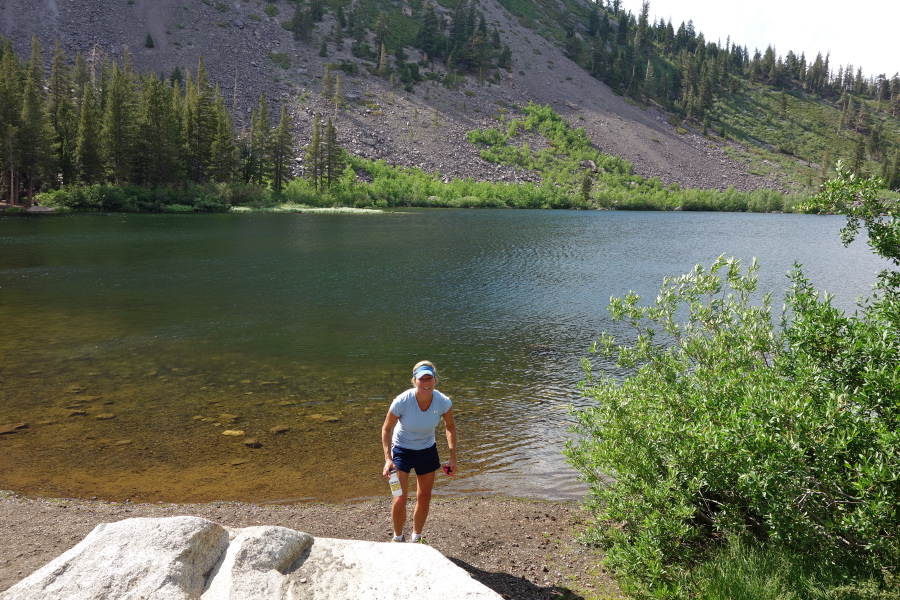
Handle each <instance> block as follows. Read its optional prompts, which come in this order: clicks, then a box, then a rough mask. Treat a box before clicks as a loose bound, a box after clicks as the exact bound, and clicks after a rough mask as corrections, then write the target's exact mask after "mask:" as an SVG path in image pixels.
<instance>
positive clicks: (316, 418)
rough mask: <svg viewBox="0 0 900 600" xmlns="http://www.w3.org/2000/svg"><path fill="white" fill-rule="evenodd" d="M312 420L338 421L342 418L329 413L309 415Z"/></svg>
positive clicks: (319, 421) (320, 421) (318, 421)
mask: <svg viewBox="0 0 900 600" xmlns="http://www.w3.org/2000/svg"><path fill="white" fill-rule="evenodd" d="M309 418H310V420H311V421H315V422H316V423H337V422H338V421H340V420H341V418H340V417H333V416H327V415H309Z"/></svg>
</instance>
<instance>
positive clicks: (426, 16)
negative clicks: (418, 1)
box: [416, 1, 442, 57]
mask: <svg viewBox="0 0 900 600" xmlns="http://www.w3.org/2000/svg"><path fill="white" fill-rule="evenodd" d="M441 37H442V36H441V32H440V22H439V21H438V16H437V12H435V9H434V3H433V2H431V1H429V2H427V3H426V4H425V8H424V9H423V13H422V28H421V29H419V37H418V39H417V40H416V45H417V46H418V47H419V48H421V50H422V52H424V53H426V54H428V55H429V56H432V57H436V56H438V55H439V54H438V53H439V51H440V48H441V40H440V38H441Z"/></svg>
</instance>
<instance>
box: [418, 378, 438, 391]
mask: <svg viewBox="0 0 900 600" xmlns="http://www.w3.org/2000/svg"><path fill="white" fill-rule="evenodd" d="M433 389H434V377H432V376H431V375H422V376H421V377H419V378H418V379H416V391H417V392H430V391H431V390H433Z"/></svg>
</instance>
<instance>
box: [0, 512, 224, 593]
mask: <svg viewBox="0 0 900 600" xmlns="http://www.w3.org/2000/svg"><path fill="white" fill-rule="evenodd" d="M227 547H228V531H226V530H225V528H224V527H222V526H221V525H216V524H215V523H213V522H212V521H207V520H206V519H201V518H199V517H171V518H168V519H127V520H125V521H119V522H117V523H101V524H100V525H97V527H95V528H94V530H93V531H91V532H90V533H89V534H88V535H87V537H86V538H84V539H83V540H82V541H81V542H80V543H79V544H78V545H77V546H75V547H74V548H72V549H70V550H68V551H67V552H64V553H63V554H61V555H60V556H58V557H56V558H55V559H54V560H52V561H50V562H49V563H48V564H46V565H45V566H43V567H41V568H40V569H38V570H37V571H35V572H34V573H32V574H31V575H30V576H28V577H26V578H25V579H23V580H22V581H20V582H19V583H18V584H16V585H14V586H13V587H11V588H10V589H8V590H7V591H6V593H4V594H3V596H2V598H3V600H37V599H38V598H40V599H41V600H107V599H108V600H113V599H115V600H141V599H149V598H154V599H155V600H187V599H189V598H199V597H200V594H201V593H203V588H204V586H205V585H206V576H207V575H208V574H209V572H210V571H211V570H212V568H213V567H214V566H215V565H216V562H218V560H219V557H221V556H222V554H223V553H224V552H225V549H226V548H227Z"/></svg>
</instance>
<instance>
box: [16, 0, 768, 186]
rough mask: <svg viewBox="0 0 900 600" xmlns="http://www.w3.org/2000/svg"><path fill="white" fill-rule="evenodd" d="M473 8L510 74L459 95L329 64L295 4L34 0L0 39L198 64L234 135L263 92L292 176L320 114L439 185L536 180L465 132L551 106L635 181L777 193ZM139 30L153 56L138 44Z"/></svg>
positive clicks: (491, 1)
mask: <svg viewBox="0 0 900 600" xmlns="http://www.w3.org/2000/svg"><path fill="white" fill-rule="evenodd" d="M267 10H268V14H267V12H266V11H267ZM479 10H480V11H482V13H483V14H484V15H485V20H486V21H487V23H489V24H490V25H491V26H492V27H496V28H497V29H498V31H499V32H500V37H501V39H502V41H503V43H505V44H507V45H509V46H510V47H511V48H512V55H513V65H512V69H510V70H508V71H507V70H498V71H497V72H498V73H499V74H500V75H501V76H500V78H499V80H497V79H496V78H495V79H494V80H487V81H481V82H479V81H478V80H477V79H476V78H474V77H469V78H467V80H466V81H465V82H463V83H462V84H461V85H460V86H459V88H458V89H453V88H448V87H445V86H444V85H441V84H440V83H438V82H437V81H425V82H423V83H421V84H419V85H417V86H415V88H414V91H413V93H409V92H407V91H405V90H404V89H403V87H400V86H396V85H392V84H391V82H390V80H388V79H385V78H381V77H377V76H374V75H371V74H369V73H367V72H366V69H365V63H366V61H365V60H359V59H356V58H354V57H353V56H352V54H351V53H350V50H349V48H347V47H346V46H345V48H344V49H343V50H339V49H337V48H336V47H335V44H334V43H331V44H328V45H327V46H326V47H327V51H328V52H327V53H328V56H327V57H321V56H319V51H318V48H319V44H320V42H321V41H322V40H323V39H324V37H325V36H326V35H327V32H328V31H329V30H330V28H331V27H332V25H333V21H334V20H335V18H336V17H335V16H334V15H333V14H326V15H325V17H324V20H323V21H322V22H321V23H319V24H318V26H317V28H316V31H315V32H314V34H313V36H312V41H311V42H307V43H303V42H297V41H295V40H294V39H293V36H292V34H291V32H289V31H287V30H286V29H285V28H284V27H282V25H281V21H283V20H285V19H288V18H289V17H290V15H291V11H293V5H292V4H290V3H288V2H285V1H283V0H279V1H277V2H273V3H272V2H265V3H264V2H259V1H256V0H250V1H232V2H230V3H221V2H220V3H216V4H214V3H213V2H211V1H207V0H201V1H200V2H191V1H189V0H160V2H156V3H151V2H150V1H149V0H133V1H130V2H128V3H126V2H123V1H122V0H94V1H92V0H65V1H64V0H45V1H44V2H42V3H40V4H37V5H34V4H31V3H29V2H26V1H25V0H10V1H9V2H8V4H7V5H6V7H5V8H4V9H3V11H2V14H0V34H2V35H3V36H4V37H6V38H8V39H10V40H11V41H12V42H13V44H14V48H15V49H16V51H17V52H18V53H19V55H20V56H22V57H27V56H28V54H29V47H30V40H31V37H32V35H36V36H37V37H38V39H39V40H40V41H41V44H42V46H43V50H44V56H45V59H47V58H48V57H49V55H50V52H51V50H52V47H53V44H54V43H55V41H56V40H59V41H60V42H61V43H62V45H63V47H64V48H65V50H66V53H67V55H68V56H69V58H70V59H73V58H74V56H75V53H76V52H79V51H80V52H81V53H82V55H84V56H85V57H87V58H90V57H91V56H93V57H96V58H99V57H100V56H101V55H102V54H105V55H106V56H108V57H110V58H113V59H116V60H119V61H121V60H122V59H123V56H124V54H125V50H124V49H125V48H128V51H129V52H130V53H131V61H132V63H133V67H134V69H135V70H136V71H137V72H139V73H141V72H146V71H154V72H156V73H160V74H162V75H168V74H169V73H170V72H171V71H172V70H173V69H175V68H176V67H177V68H179V69H184V68H188V69H190V70H191V71H195V70H196V66H197V61H198V59H199V58H200V57H201V56H202V57H203V60H204V63H205V65H206V69H207V72H208V74H209V76H210V79H211V80H212V81H214V82H216V83H218V84H219V86H220V88H221V93H222V96H223V98H224V99H225V101H226V104H228V105H229V106H230V107H231V110H232V114H233V115H234V118H235V124H236V126H237V127H241V126H248V125H249V116H250V111H251V109H253V108H254V107H255V106H256V105H257V103H258V101H259V96H260V94H265V96H266V98H267V100H268V101H269V104H270V107H273V114H277V110H278V106H279V105H280V104H281V103H284V102H287V103H288V106H289V109H290V112H291V114H292V116H293V117H294V124H295V127H294V134H295V148H296V156H297V159H296V160H297V166H298V172H300V171H302V156H303V151H302V149H301V148H302V146H303V145H304V144H305V143H307V141H308V140H309V136H310V133H311V129H312V121H313V114H314V113H317V112H318V113H321V114H328V115H330V116H332V118H333V119H334V124H335V126H336V128H337V131H338V141H339V143H340V144H341V145H342V146H343V147H345V148H346V149H347V150H348V151H350V152H352V153H354V154H358V155H360V156H366V157H369V158H378V159H384V160H385V161H386V162H388V163H389V164H394V165H400V166H407V167H420V168H422V169H423V170H425V171H427V172H440V173H441V174H442V175H443V176H444V177H445V178H449V177H462V178H467V177H468V178H473V179H476V180H483V181H507V182H520V181H536V180H538V179H539V177H538V176H537V175H536V174H534V173H527V172H522V171H521V170H516V169H515V168H513V167H508V166H500V165H496V164H493V163H489V162H487V161H485V160H483V159H481V157H480V156H479V149H478V148H477V147H475V146H473V145H472V144H469V143H468V141H467V140H466V133H467V132H468V131H470V130H472V129H484V128H487V127H493V126H496V125H497V124H498V121H500V120H502V119H503V118H504V113H505V112H506V111H508V110H513V107H515V106H521V105H524V104H527V103H528V102H535V103H538V104H549V105H550V106H551V107H552V108H553V109H554V110H555V111H557V112H558V113H559V114H561V115H562V116H563V117H564V118H565V119H566V120H567V121H568V122H569V123H570V124H572V125H573V126H575V127H583V128H584V130H585V132H586V133H587V134H588V136H589V137H590V139H591V141H592V143H593V144H594V145H595V147H597V148H598V149H600V150H601V151H603V152H605V153H608V154H611V155H618V156H620V157H622V158H624V159H626V160H628V161H629V162H631V163H632V164H633V166H634V172H635V173H636V174H637V175H640V176H642V177H645V178H652V177H657V178H659V179H660V180H661V181H662V182H663V183H664V184H667V185H670V184H677V185H678V186H680V187H682V188H704V189H719V190H724V189H726V188H728V187H734V188H735V189H738V190H741V191H750V190H754V189H760V188H767V189H783V186H782V185H781V184H780V183H779V181H778V179H777V177H778V174H777V171H776V170H775V169H774V168H773V170H772V172H771V173H769V174H767V175H766V176H760V175H756V174H753V173H750V172H749V170H748V167H747V166H746V165H744V164H743V163H741V162H739V161H736V160H734V159H732V158H731V157H730V156H729V155H728V154H727V153H726V152H725V147H726V144H734V142H724V141H722V140H721V139H713V138H709V137H706V136H703V135H701V134H700V133H699V132H697V131H694V130H691V129H690V128H688V129H687V133H679V132H678V130H677V128H676V127H675V125H673V124H672V123H670V118H669V115H668V114H667V113H665V112H664V111H662V110H660V109H658V108H656V107H654V106H652V105H648V106H640V105H638V104H637V103H635V102H632V101H629V100H627V99H626V98H624V97H623V96H619V95H616V94H615V93H613V91H612V90H611V89H610V88H609V87H608V86H607V85H606V84H604V83H602V82H600V81H598V80H597V79H594V78H593V77H591V76H590V75H589V74H588V73H587V72H586V71H584V69H582V68H580V67H579V66H578V65H576V64H575V63H573V62H572V61H571V60H569V59H568V58H566V56H565V55H564V53H563V52H562V50H561V49H560V48H558V47H556V46H555V45H553V44H551V43H550V42H548V41H547V40H546V39H544V38H543V37H541V36H539V35H538V34H536V33H535V32H534V31H532V30H530V29H527V28H525V27H523V26H522V25H520V24H519V22H518V20H517V19H516V18H515V17H513V16H512V15H510V13H509V12H508V11H507V10H506V9H505V8H503V6H502V5H501V4H500V3H499V2H497V0H482V2H481V3H480V4H479ZM276 12H277V14H274V13H276ZM148 34H149V36H150V38H151V39H152V40H153V48H147V47H145V43H146V40H147V36H148ZM370 35H371V34H370ZM407 52H408V54H409V60H411V61H412V60H417V59H418V58H421V54H418V53H417V51H415V50H414V49H409V48H408V49H407ZM273 56H275V57H276V58H280V57H282V56H283V58H284V61H285V62H286V63H289V66H288V67H287V68H284V67H283V66H279V65H278V64H276V62H274V61H273V58H272V57H273ZM341 61H344V62H349V61H353V62H355V63H358V64H361V65H362V68H360V69H358V75H355V76H351V75H349V74H346V73H341V75H342V77H343V89H344V92H345V94H347V95H349V96H351V97H354V98H357V99H359V101H358V102H352V103H349V104H348V105H347V106H346V107H344V108H340V109H339V108H336V107H334V105H333V103H332V102H330V101H329V100H326V99H324V98H322V97H321V90H322V75H323V74H324V72H325V65H326V64H335V63H340V62H341ZM285 62H282V63H281V64H285ZM48 64H49V61H48ZM501 109H502V111H501ZM680 130H681V131H682V132H683V131H685V129H684V128H680Z"/></svg>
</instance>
